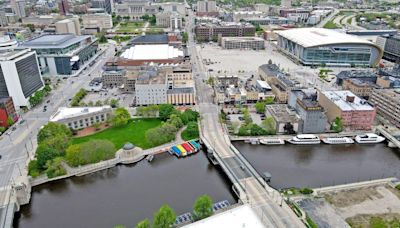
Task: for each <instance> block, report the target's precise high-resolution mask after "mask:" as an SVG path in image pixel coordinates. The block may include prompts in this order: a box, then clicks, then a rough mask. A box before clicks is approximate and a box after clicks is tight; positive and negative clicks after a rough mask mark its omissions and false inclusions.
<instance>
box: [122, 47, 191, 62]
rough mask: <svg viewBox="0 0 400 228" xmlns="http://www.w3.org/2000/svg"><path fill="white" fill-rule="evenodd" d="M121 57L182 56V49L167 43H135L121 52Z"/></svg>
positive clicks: (144, 58)
mask: <svg viewBox="0 0 400 228" xmlns="http://www.w3.org/2000/svg"><path fill="white" fill-rule="evenodd" d="M121 57H123V58H126V59H133V60H160V59H173V58H178V57H183V51H181V50H179V49H178V48H175V47H173V46H169V45H168V44H155V45H136V46H133V47H131V48H129V49H127V50H125V52H124V53H122V55H121Z"/></svg>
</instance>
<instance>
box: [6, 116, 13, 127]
mask: <svg viewBox="0 0 400 228" xmlns="http://www.w3.org/2000/svg"><path fill="white" fill-rule="evenodd" d="M13 124H14V120H13V119H12V118H11V116H9V117H8V118H7V126H11V125H13Z"/></svg>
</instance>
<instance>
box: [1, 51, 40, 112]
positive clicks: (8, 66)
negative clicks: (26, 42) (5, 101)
mask: <svg viewBox="0 0 400 228" xmlns="http://www.w3.org/2000/svg"><path fill="white" fill-rule="evenodd" d="M43 87H44V82H43V79H42V75H41V73H40V70H39V65H38V61H37V57H36V53H35V52H34V51H30V50H29V49H26V50H18V51H9V52H3V53H0V97H12V99H13V102H14V105H15V106H16V107H21V106H24V107H27V106H29V97H30V96H32V95H33V94H34V93H35V92H36V91H37V90H39V89H42V88H43Z"/></svg>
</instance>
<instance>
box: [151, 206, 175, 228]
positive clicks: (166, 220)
mask: <svg viewBox="0 0 400 228" xmlns="http://www.w3.org/2000/svg"><path fill="white" fill-rule="evenodd" d="M175 219H176V214H175V212H174V210H173V209H172V208H171V207H169V206H168V205H163V206H162V207H161V208H160V209H159V210H158V211H157V212H156V213H155V214H154V222H153V227H154V228H170V227H171V226H172V224H174V223H175Z"/></svg>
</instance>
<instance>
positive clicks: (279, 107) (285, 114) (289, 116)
mask: <svg viewBox="0 0 400 228" xmlns="http://www.w3.org/2000/svg"><path fill="white" fill-rule="evenodd" d="M266 108H267V110H268V113H269V114H271V116H272V117H273V118H274V119H275V120H276V121H278V122H290V123H295V122H298V121H299V120H300V117H299V116H298V115H297V114H296V113H295V112H294V111H290V110H289V109H288V107H287V105H286V104H274V105H267V106H266Z"/></svg>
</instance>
